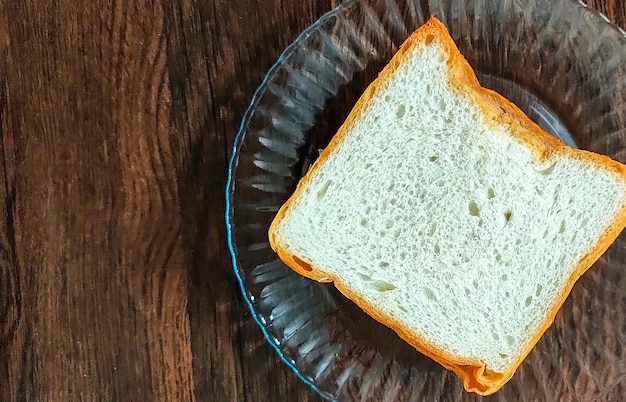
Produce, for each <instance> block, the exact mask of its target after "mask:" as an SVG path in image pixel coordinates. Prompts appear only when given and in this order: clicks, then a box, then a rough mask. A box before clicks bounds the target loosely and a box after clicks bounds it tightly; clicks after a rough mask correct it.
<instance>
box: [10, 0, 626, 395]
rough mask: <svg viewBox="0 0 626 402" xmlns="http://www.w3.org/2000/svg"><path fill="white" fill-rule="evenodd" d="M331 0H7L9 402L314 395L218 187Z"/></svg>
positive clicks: (610, 7)
mask: <svg viewBox="0 0 626 402" xmlns="http://www.w3.org/2000/svg"><path fill="white" fill-rule="evenodd" d="M555 1H558V0H555ZM333 3H335V1H333V0H298V1H293V0H267V1H257V0H193V1H192V0H171V1H160V0H154V1H129V0H114V1H97V0H96V1H93V0H92V1H76V0H58V1H54V2H52V1H25V0H19V1H18V0H13V1H9V0H2V1H0V54H1V56H0V63H1V64H0V80H1V81H0V131H1V137H0V141H1V143H0V145H1V146H0V179H1V180H2V183H0V208H1V209H2V212H1V213H0V401H44V400H52V401H73V400H84V401H191V400H198V401H220V402H221V401H224V402H226V401H251V402H252V401H308V400H314V401H318V400H320V398H319V397H318V396H316V395H315V394H314V393H313V392H312V391H311V390H309V388H308V387H307V386H305V385H304V384H303V383H301V382H300V381H299V380H298V379H297V378H296V376H295V375H294V374H293V373H292V372H291V371H290V370H289V369H288V368H287V367H286V366H285V365H284V364H283V363H282V362H280V361H279V360H278V358H277V356H276V354H275V353H274V352H273V350H272V349H271V348H270V347H269V346H268V345H267V344H266V343H265V341H264V339H263V337H262V335H261V332H260V330H259V329H258V328H257V327H256V324H254V323H253V321H252V319H251V317H250V314H249V312H248V310H247V307H246V306H245V304H244V303H243V300H242V297H241V295H240V292H239V289H238V287H237V285H236V282H235V278H234V276H233V274H232V271H231V264H230V258H229V255H228V251H227V247H226V239H225V228H224V219H223V211H224V197H223V191H224V186H225V182H226V165H227V158H228V155H229V153H230V150H231V146H232V143H233V138H234V136H235V134H236V132H237V128H238V124H239V121H240V119H241V117H242V115H243V113H244V111H245V109H246V107H247V104H248V102H249V100H250V98H251V96H252V93H253V91H254V89H255V88H256V87H257V86H258V85H259V83H260V81H261V79H262V77H263V76H264V74H265V72H266V71H267V70H268V68H269V67H270V66H271V65H272V63H273V62H274V61H275V60H276V58H277V57H278V55H279V54H280V53H281V51H282V50H283V49H284V48H285V47H286V46H287V45H288V44H289V43H290V42H291V41H292V40H293V39H294V38H295V36H296V35H297V34H298V33H299V32H300V31H301V30H302V29H303V28H305V27H306V26H308V25H309V24H311V23H312V22H313V21H315V19H317V18H318V17H319V16H321V15H322V14H323V13H324V12H326V11H328V10H330V9H331V7H332V6H333V5H334V4H333ZM589 3H590V6H592V7H596V8H598V9H600V10H602V11H603V12H604V13H606V15H607V16H608V17H609V18H610V19H612V20H613V21H616V22H617V23H618V24H621V25H622V26H626V4H625V3H623V2H622V1H621V0H591V1H589Z"/></svg>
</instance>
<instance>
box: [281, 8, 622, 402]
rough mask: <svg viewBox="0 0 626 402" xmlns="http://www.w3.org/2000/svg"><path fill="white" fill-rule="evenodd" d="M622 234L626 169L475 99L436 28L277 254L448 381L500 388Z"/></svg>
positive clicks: (319, 181) (367, 102)
mask: <svg viewBox="0 0 626 402" xmlns="http://www.w3.org/2000/svg"><path fill="white" fill-rule="evenodd" d="M624 226H626V167H625V166H623V165H621V164H620V163H618V162H616V161H613V160H612V159H610V158H608V157H605V156H602V155H598V154H594V153H590V152H586V151H582V150H575V149H572V148H569V147H567V146H565V145H562V144H561V143H560V142H558V141H557V140H556V139H554V138H553V137H551V136H550V135H548V134H547V133H545V132H543V131H542V130H541V129H540V128H539V127H538V126H537V125H536V124H535V123H533V122H532V121H531V120H530V119H529V118H528V117H527V116H525V115H524V114H523V113H522V112H521V111H520V110H519V109H518V108H517V107H516V106H515V105H513V104H511V103H510V102H508V101H507V100H506V99H504V98H503V97H502V96H500V95H498V94H497V93H495V92H493V91H491V90H488V89H486V88H483V87H481V86H480V84H479V82H478V80H477V79H476V76H475V74H474V72H473V71H472V69H471V67H470V66H469V64H468V63H467V61H466V60H465V59H464V58H463V56H462V55H461V54H460V52H459V51H458V49H457V48H456V46H455V44H454V42H453V41H452V39H451V38H450V36H449V35H448V32H447V30H446V28H445V27H444V26H443V25H442V24H441V22H439V21H438V20H437V19H436V18H431V19H430V20H429V21H428V22H427V23H426V24H425V25H423V26H422V27H421V28H419V29H418V30H417V31H416V32H414V33H413V34H412V35H411V36H410V37H409V38H408V39H407V40H406V41H405V43H404V44H403V45H402V46H401V48H400V49H399V51H398V52H397V54H396V55H395V56H394V57H393V59H392V60H391V61H390V63H389V64H388V65H387V66H386V67H385V69H384V70H383V71H382V72H381V74H380V75H379V77H378V78H377V79H376V80H375V81H374V82H373V83H372V84H371V85H370V86H369V87H368V89H367V90H366V91H365V93H364V94H363V95H362V97H361V98H360V99H359V101H358V102H357V104H356V106H355V107H354V109H353V110H352V112H351V113H350V115H349V116H348V118H347V119H346V121H345V122H344V124H343V125H342V126H341V128H340V129H339V131H338V132H337V134H336V135H335V136H334V137H333V139H332V140H331V142H330V144H329V146H328V147H327V148H326V149H325V150H324V151H323V152H322V153H321V155H320V157H319V158H318V160H317V161H316V162H315V163H314V164H313V165H312V166H311V168H310V169H309V171H308V172H307V174H306V176H305V177H304V178H303V179H302V180H301V181H300V183H299V184H298V187H297V189H296V191H295V192H294V194H293V195H292V196H291V197H290V199H289V200H288V201H287V202H286V203H285V204H284V205H283V206H282V208H281V209H280V210H279V212H278V214H277V215H276V218H275V219H274V221H273V223H272V225H271V227H270V231H269V238H270V244H271V246H272V248H273V249H274V250H275V251H276V252H277V253H278V255H279V257H280V258H281V259H282V260H283V261H284V262H285V263H286V264H287V265H289V266H290V267H291V268H292V269H294V270H295V271H297V272H298V273H300V274H301V275H304V276H306V277H308V278H311V279H314V280H316V281H320V282H333V283H334V285H335V286H336V287H337V289H339V291H341V292H342V293H343V294H344V295H346V296H347V297H348V298H350V299H351V300H352V301H354V302H355V303H356V304H357V305H359V306H360V307H361V308H362V309H363V310H364V311H365V312H367V313H368V314H369V315H370V316H372V317H373V318H374V319H376V320H378V321H379V322H381V323H383V324H384V325H387V326H388V327H390V328H392V329H393V330H394V331H396V332H397V333H398V334H399V336H400V337H402V338H403V339H404V340H406V341H407V342H408V343H409V344H411V345H412V346H414V347H415V348H416V349H417V350H418V351H420V352H421V353H423V354H425V355H427V356H429V357H431V358H432V359H434V360H435V361H437V362H439V363H440V364H441V365H443V366H444V367H446V368H448V369H450V370H452V371H454V372H455V373H456V374H457V375H458V376H459V377H461V378H462V380H463V381H464V385H465V389H466V390H467V391H471V392H476V393H479V394H482V395H489V394H491V393H493V392H495V391H497V390H498V389H499V388H500V387H502V386H503V385H504V384H505V383H506V382H507V381H508V380H509V379H510V378H511V377H512V376H513V374H514V372H515V370H516V369H517V367H518V366H519V365H520V364H521V363H522V361H523V360H524V358H525V357H526V356H527V355H528V353H529V352H530V351H531V349H532V348H533V346H534V345H535V344H536V343H537V341H538V340H539V339H540V337H541V335H542V334H543V333H544V332H545V331H546V329H547V328H548V327H549V326H550V324H551V323H552V322H553V320H554V317H555V315H556V313H557V311H558V310H559V308H560V307H561V305H562V304H563V302H564V301H565V299H566V298H567V296H568V294H569V293H570V291H571V289H572V287H573V286H574V283H575V282H576V280H577V279H578V278H579V277H580V276H581V275H582V274H583V273H584V272H585V271H586V270H587V269H588V268H589V267H590V266H591V265H592V264H593V263H594V262H595V261H596V260H597V259H598V258H599V257H600V256H601V255H602V254H603V253H604V252H605V251H606V249H607V248H608V247H609V245H610V244H611V243H612V242H613V241H614V240H615V239H616V237H617V236H618V235H619V233H620V232H621V231H622V229H623V228H624Z"/></svg>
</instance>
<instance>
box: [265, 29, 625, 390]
mask: <svg viewBox="0 0 626 402" xmlns="http://www.w3.org/2000/svg"><path fill="white" fill-rule="evenodd" d="M433 40H435V41H437V42H438V44H439V45H440V46H442V47H443V48H444V51H445V52H446V53H447V54H448V55H449V59H448V61H447V64H448V69H449V73H450V74H449V84H450V87H451V88H452V89H453V90H456V91H458V92H459V93H461V94H462V95H463V96H468V97H469V98H470V99H471V100H472V101H473V102H474V103H475V104H476V105H477V106H478V107H479V109H480V110H481V112H482V113H483V116H484V117H485V121H487V122H488V123H490V124H493V125H494V126H501V125H502V124H505V125H507V126H508V127H509V128H510V132H511V133H512V137H513V138H514V139H516V140H517V141H519V142H520V143H522V144H523V145H525V146H527V147H528V148H529V149H531V151H532V152H533V153H534V155H535V157H536V159H537V160H538V161H539V162H542V163H543V162H546V161H547V160H549V159H550V158H551V157H552V156H555V155H563V156H567V157H569V158H573V159H577V160H581V161H585V162H586V163H591V164H594V165H596V166H598V167H601V168H602V169H605V170H607V171H610V172H612V173H614V174H615V176H616V178H618V179H620V180H622V181H624V182H626V166H624V165H622V164H620V163H618V162H616V161H614V160H612V159H610V158H608V157H606V156H602V155H598V154H594V153H591V152H587V151H582V150H575V149H572V148H569V147H567V146H565V145H563V144H561V143H560V142H559V141H558V140H556V139H555V138H553V137H552V136H550V135H549V134H547V133H545V132H544V131H543V130H542V129H541V128H540V127H539V126H538V125H537V124H535V123H534V122H533V121H532V120H530V119H529V118H528V117H527V116H526V115H525V114H524V113H523V112H522V111H521V110H520V109H519V108H518V107H517V106H515V105H514V104H512V103H511V102H509V101H508V100H507V99H505V98H504V97H502V96H501V95H499V94H498V93H496V92H494V91H492V90H490V89H487V88H483V87H482V86H481V85H480V83H479V82H478V79H477V78H476V75H475V73H474V71H473V69H472V68H471V66H470V65H469V63H468V62H467V61H466V60H465V58H464V57H463V55H462V54H461V53H460V52H459V51H458V49H457V47H456V45H455V44H454V42H453V40H452V38H451V37H450V36H449V34H448V31H447V29H446V28H445V26H444V25H443V24H442V23H441V22H440V21H439V20H438V19H436V18H435V17H432V18H431V19H430V20H429V21H428V22H426V23H425V24H424V25H423V26H422V27H420V28H419V29H418V30H416V31H415V32H414V33H413V34H412V35H411V36H410V37H409V38H408V39H407V40H406V41H405V42H404V43H403V45H402V46H401V47H400V49H399V50H398V52H397V53H396V54H395V55H394V57H393V58H392V60H391V61H390V62H389V63H388V65H387V66H386V67H385V68H384V69H383V71H382V72H381V73H380V75H379V76H378V78H377V79H376V80H375V81H374V82H373V83H372V84H371V85H370V86H369V87H368V88H367V90H366V91H365V92H364V93H363V95H362V96H361V97H360V99H359V100H358V101H357V103H356V105H355V106H354V108H353V110H352V111H351V113H350V115H349V116H348V117H347V119H346V121H345V122H344V124H343V125H342V126H341V127H340V128H339V130H338V132H337V134H336V135H335V136H334V137H333V138H332V140H331V141H330V144H329V145H328V147H326V149H325V150H324V151H323V152H322V153H321V154H320V156H319V158H318V159H317V161H316V162H315V163H314V164H313V165H312V166H311V168H310V169H309V171H308V172H307V174H306V175H305V177H303V178H302V180H301V181H300V182H299V183H298V186H297V188H296V190H295V192H294V193H293V195H292V196H291V197H290V198H289V200H288V201H287V202H286V203H285V204H284V205H283V206H282V207H281V208H280V210H279V211H278V213H277V215H276V217H275V218H274V221H273V222H272V224H271V226H270V230H269V240H270V245H271V247H272V248H273V249H274V251H276V253H277V254H278V256H279V257H280V259H281V260H282V261H283V262H284V263H285V264H287V265H288V266H289V267H291V268H292V269H293V270H294V271H296V272H297V273H299V274H300V275H303V276H305V277H308V278H310V279H313V280H315V281H319V282H334V285H335V287H336V288H337V289H338V290H339V291H340V292H341V293H342V294H344V295H345V296H346V297H348V298H349V299H351V300H352V301H353V302H354V303H356V304H357V305H358V306H359V307H360V308H361V309H362V310H363V311H365V312H366V313H367V314H368V315H370V316H371V317H373V318H374V319H375V320H377V321H379V322H380V323H382V324H384V325H386V326H387V327H389V328H391V329H393V330H394V331H395V332H396V333H397V334H398V335H399V336H400V337H401V338H402V339H404V340H405V341H406V342H408V343H409V344H410V345H412V346H413V347H414V348H415V349H417V350H418V351H419V352H421V353H423V354H424V355H426V356H428V357H430V358H432V359H433V360H435V361H437V362H438V363H439V364H441V365H442V366H444V367H445V368H447V369H449V370H452V371H453V372H455V373H456V374H457V375H458V376H459V377H460V378H461V379H462V380H463V383H464V386H465V389H466V390H467V391H469V392H475V393H478V394H480V395H490V394H492V393H494V392H496V391H497V390H498V389H499V388H501V387H502V386H503V385H504V384H505V383H506V382H507V381H509V379H510V378H511V377H512V376H513V374H514V373H515V371H516V370H517V368H518V367H519V365H520V364H521V363H522V361H523V360H524V359H525V358H526V356H527V355H528V354H529V353H530V351H531V350H532V348H533V347H534V346H535V345H536V343H537V342H538V341H539V339H540V338H541V336H542V335H543V334H544V333H545V331H546V330H547V329H548V327H549V326H550V325H551V324H552V322H553V321H554V318H555V316H556V314H557V312H558V311H559V309H560V308H561V306H562V305H563V303H564V302H565V299H566V298H567V297H568V295H569V293H570V291H571V290H572V288H573V286H574V284H575V283H576V281H577V280H578V278H580V276H581V275H582V274H583V273H585V271H587V270H588V269H589V268H590V267H591V266H592V264H593V263H594V262H595V261H596V260H597V259H598V258H600V256H601V255H602V254H603V253H604V252H605V251H606V250H607V249H608V247H609V246H610V245H611V244H612V243H613V242H614V241H615V239H616V238H617V236H618V235H619V234H620V233H621V231H622V230H623V228H624V227H625V226H626V202H624V203H623V204H622V206H621V210H620V212H619V213H618V214H617V217H616V219H615V220H614V221H613V223H612V224H611V225H610V226H609V228H608V229H607V230H606V232H605V233H604V234H603V235H602V236H600V238H599V239H598V241H597V243H596V244H595V246H594V247H593V248H591V250H590V251H589V252H588V253H587V254H586V255H585V256H584V257H582V258H581V259H580V261H579V262H578V265H577V266H576V268H575V269H574V270H573V273H572V275H571V276H570V277H569V279H568V281H567V283H566V285H565V286H564V287H563V290H562V292H561V294H560V296H559V298H558V299H557V300H556V302H555V303H554V305H553V307H552V309H551V310H550V312H549V313H548V315H547V318H546V319H545V320H544V321H543V323H542V324H541V325H540V327H539V331H537V333H536V334H535V335H534V336H533V338H532V339H531V340H530V342H528V344H527V345H528V346H527V347H526V348H525V349H524V350H523V351H522V353H521V354H520V358H519V359H518V360H517V361H516V362H515V363H514V364H512V365H511V366H510V368H509V370H507V371H506V372H504V373H497V372H494V371H492V370H490V369H489V368H488V367H486V366H485V364H484V363H483V362H480V361H476V360H471V359H464V358H462V357H459V356H455V355H453V354H451V353H449V352H447V351H446V350H443V349H441V348H439V347H437V346H436V345H432V344H430V343H429V342H428V341H427V340H426V339H423V338H421V337H419V336H418V335H417V334H415V333H412V332H411V330H410V329H409V328H406V327H404V326H403V325H402V324H401V323H399V322H398V321H397V320H396V319H395V318H394V317H391V316H389V315H386V314H385V312H384V311H381V310H378V309H377V308H376V307H375V306H372V305H371V304H369V303H368V302H367V301H366V300H364V299H363V298H362V297H361V296H360V295H359V294H357V293H355V292H353V291H352V290H351V289H350V287H349V286H347V285H346V284H344V283H342V282H341V279H340V278H338V277H335V276H333V275H329V274H328V273H326V272H323V271H321V270H320V269H318V267H315V266H311V265H310V264H309V263H307V262H305V261H302V260H301V259H300V258H298V257H297V256H294V255H292V254H291V253H289V251H288V250H287V249H286V248H285V247H283V245H281V244H280V243H279V242H278V241H277V240H276V228H277V227H278V225H279V223H280V222H281V220H282V219H283V218H284V217H285V214H286V213H287V212H288V211H289V209H290V207H291V205H292V203H293V202H294V200H295V199H297V198H298V197H299V195H300V194H301V193H302V191H303V189H304V188H305V187H306V186H307V183H308V182H309V180H310V178H311V177H312V175H313V173H314V172H315V171H316V170H317V169H319V168H320V167H321V166H322V165H323V164H324V161H325V160H326V159H327V158H328V156H329V155H331V154H332V153H333V151H334V149H335V148H336V147H337V146H338V145H339V144H340V143H341V141H342V139H343V137H344V136H345V135H346V134H347V133H348V132H349V131H350V128H351V127H352V126H353V125H354V124H355V122H356V121H357V120H358V119H359V117H360V115H361V114H362V112H363V110H364V108H365V107H366V106H367V103H368V101H369V100H370V99H372V98H374V97H375V96H376V94H377V92H378V91H379V88H380V87H381V86H382V84H384V83H385V82H386V80H388V79H389V78H390V77H391V76H392V74H393V73H394V72H395V71H396V69H397V68H398V66H399V65H401V64H402V63H403V61H404V59H405V57H407V54H408V52H409V50H411V49H413V48H415V47H418V46H420V45H421V44H422V43H424V42H425V41H426V42H428V43H430V41H433Z"/></svg>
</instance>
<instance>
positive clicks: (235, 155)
mask: <svg viewBox="0 0 626 402" xmlns="http://www.w3.org/2000/svg"><path fill="white" fill-rule="evenodd" d="M358 1H359V0H344V1H343V2H341V3H339V5H337V7H335V8H334V9H332V10H330V11H328V12H326V13H325V14H323V15H322V16H321V17H319V18H318V19H317V20H316V21H315V22H313V23H312V24H311V25H309V27H308V28H306V29H305V30H304V31H302V32H301V33H300V34H299V35H298V36H297V37H296V38H295V39H294V40H293V41H292V42H291V44H290V45H289V46H287V48H285V50H284V51H283V52H282V53H281V55H280V56H279V57H278V59H277V60H276V61H275V62H274V64H273V65H272V67H271V68H270V69H269V70H268V72H267V74H266V75H265V77H264V78H263V80H262V81H261V83H260V85H259V86H258V87H257V89H256V91H255V92H254V94H253V95H252V99H251V101H250V105H249V106H248V109H247V110H246V112H245V113H244V115H243V117H242V119H241V124H240V126H239V131H238V132H237V135H236V136H235V140H234V142H233V148H232V154H231V156H230V161H229V163H228V177H227V181H226V189H225V197H226V208H225V221H226V240H227V243H228V250H229V252H230V256H231V262H232V266H233V271H234V272H235V277H236V278H237V282H238V283H239V289H240V291H241V294H242V296H243V299H244V300H245V302H246V304H247V305H248V308H249V310H250V312H251V313H252V314H251V315H252V318H253V319H254V321H255V322H256V324H257V326H258V327H259V328H260V329H261V332H262V333H263V336H264V337H265V340H266V341H267V343H268V344H270V345H271V347H272V348H273V349H274V351H275V352H276V354H277V355H278V357H279V358H280V359H281V360H282V361H283V362H284V363H285V364H286V365H287V367H289V368H290V369H291V370H292V371H293V372H294V373H295V374H296V376H297V377H298V378H299V379H300V380H301V381H303V382H304V383H305V384H307V385H308V386H309V387H310V388H311V389H313V390H314V391H315V392H316V393H318V394H319V395H320V396H322V397H324V398H327V399H330V400H332V401H337V399H336V398H335V397H333V396H332V395H330V394H329V393H328V392H325V391H322V390H321V389H320V388H319V387H318V386H317V385H315V383H314V382H313V381H312V380H311V379H309V378H307V377H306V376H304V375H303V374H302V373H301V372H300V370H299V369H298V368H297V367H296V366H295V364H293V363H291V362H290V361H289V359H288V358H287V357H286V356H285V354H284V353H283V351H282V350H281V349H280V348H279V347H278V345H277V344H276V343H275V342H274V341H273V340H272V339H271V337H270V335H269V333H268V332H267V329H266V328H265V325H264V324H263V323H262V322H261V320H260V318H259V314H258V313H257V311H256V309H255V308H254V305H253V304H252V300H250V298H249V297H248V294H247V293H246V288H245V285H244V280H243V276H242V274H241V271H240V269H239V266H238V265H237V257H236V255H235V246H234V238H233V230H232V222H231V215H232V212H233V211H232V203H231V190H233V189H234V187H235V183H234V180H233V172H234V169H235V167H236V165H237V161H238V159H239V151H240V149H241V143H242V141H243V138H244V136H245V132H246V129H247V127H248V122H249V119H250V117H251V116H252V114H253V113H254V110H255V109H256V106H257V104H258V102H259V100H260V99H261V97H262V96H263V94H264V93H265V91H266V90H267V83H268V82H269V81H270V79H272V78H273V77H274V75H275V74H276V71H277V70H278V69H279V68H280V66H281V65H282V63H283V62H284V60H285V59H287V58H288V57H289V56H290V55H291V54H292V53H293V52H294V51H295V50H296V48H297V45H298V44H299V43H300V42H301V41H303V40H305V39H306V38H307V37H308V36H309V34H310V33H311V32H312V31H315V30H316V29H317V28H318V27H319V26H320V25H321V24H323V23H324V22H326V20H328V19H329V18H332V17H334V16H335V15H337V14H340V13H341V12H342V11H344V10H345V9H347V8H349V7H351V6H352V5H353V4H355V3H357V2H358ZM569 1H570V3H571V4H572V5H578V6H582V7H583V8H585V9H587V10H588V11H591V12H592V13H594V14H596V15H597V16H598V17H599V18H600V19H601V20H603V21H604V22H605V23H606V24H608V25H610V26H611V27H612V28H614V29H615V30H617V31H618V32H619V33H620V34H621V35H622V36H624V37H625V38H626V30H624V29H623V28H621V27H620V26H618V25H616V24H614V23H613V22H612V21H611V20H610V19H609V18H608V17H607V16H606V15H605V14H604V13H602V12H600V11H599V10H595V9H592V8H589V7H588V6H587V4H586V3H585V1H584V0H569Z"/></svg>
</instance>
